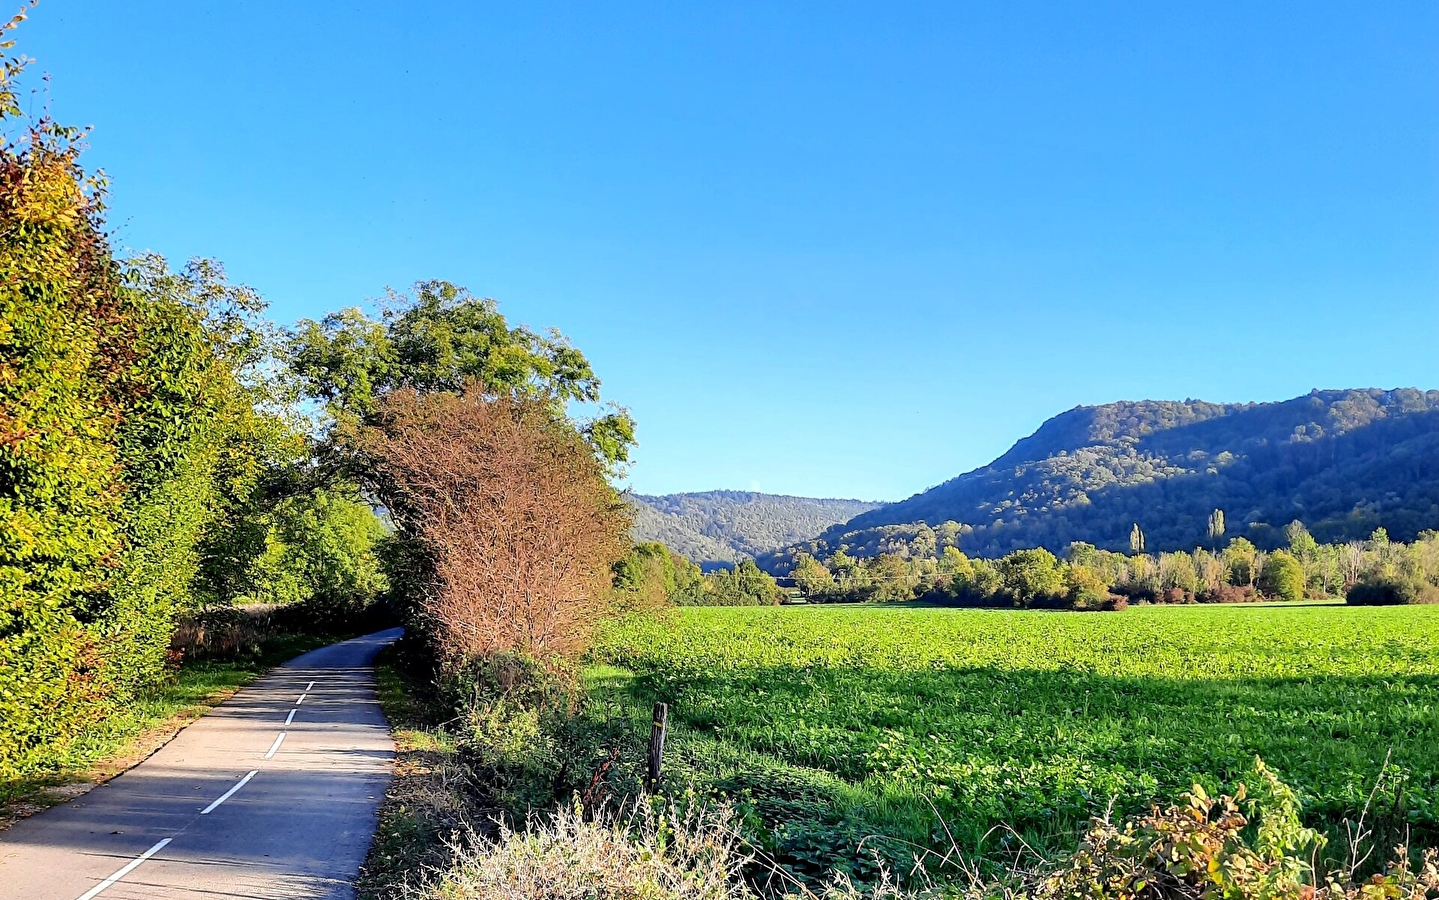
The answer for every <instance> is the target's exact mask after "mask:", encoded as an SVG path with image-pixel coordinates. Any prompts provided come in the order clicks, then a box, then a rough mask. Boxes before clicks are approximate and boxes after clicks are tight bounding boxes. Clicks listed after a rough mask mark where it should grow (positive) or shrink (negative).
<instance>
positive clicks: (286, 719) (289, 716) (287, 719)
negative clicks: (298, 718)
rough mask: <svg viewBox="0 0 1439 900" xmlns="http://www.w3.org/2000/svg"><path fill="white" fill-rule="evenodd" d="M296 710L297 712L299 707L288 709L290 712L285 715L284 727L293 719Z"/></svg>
mask: <svg viewBox="0 0 1439 900" xmlns="http://www.w3.org/2000/svg"><path fill="white" fill-rule="evenodd" d="M297 712H299V709H292V710H290V714H289V715H288V716H286V717H285V726H286V727H289V724H290V723H291V722H293V721H295V713H297Z"/></svg>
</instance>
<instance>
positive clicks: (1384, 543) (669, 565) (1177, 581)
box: [624, 510, 1439, 610]
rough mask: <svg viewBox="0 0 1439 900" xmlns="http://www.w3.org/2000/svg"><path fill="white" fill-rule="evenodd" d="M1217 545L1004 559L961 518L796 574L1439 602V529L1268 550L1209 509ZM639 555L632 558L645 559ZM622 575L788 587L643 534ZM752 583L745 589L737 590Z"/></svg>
mask: <svg viewBox="0 0 1439 900" xmlns="http://www.w3.org/2000/svg"><path fill="white" fill-rule="evenodd" d="M1209 527H1210V534H1211V540H1210V547H1209V548H1203V547H1199V548H1195V549H1194V550H1193V551H1190V552H1184V551H1161V552H1159V553H1147V552H1145V542H1146V537H1145V535H1144V532H1143V530H1142V529H1140V528H1139V526H1138V525H1134V526H1133V527H1132V529H1131V538H1130V542H1131V548H1130V552H1128V553H1123V552H1118V551H1111V550H1101V549H1099V548H1096V547H1095V546H1094V545H1092V544H1088V543H1084V542H1075V543H1073V544H1071V545H1070V546H1069V547H1068V548H1067V550H1066V552H1065V553H1064V554H1063V555H1062V556H1060V555H1056V554H1054V553H1052V552H1050V551H1049V550H1047V549H1045V548H1043V547H1034V548H1026V549H1023V550H1015V551H1012V552H1010V553H1007V554H1005V555H1004V556H1002V557H999V558H997V559H987V558H983V557H970V556H968V555H967V554H965V553H964V552H963V551H962V550H960V548H959V537H960V535H961V534H962V533H963V529H962V528H961V527H960V526H958V525H957V523H945V524H944V525H942V526H940V527H939V528H938V529H934V530H930V531H927V532H925V533H923V534H922V535H921V536H920V538H919V539H918V540H916V541H912V542H904V543H901V544H898V545H896V544H890V545H889V546H888V547H887V549H886V551H885V552H879V553H877V554H875V555H872V556H868V557H859V556H852V555H850V554H849V553H847V552H846V551H845V550H843V549H840V550H836V551H835V552H834V553H832V554H830V555H829V556H827V557H824V558H822V559H821V558H818V557H815V556H812V555H810V554H808V553H799V554H797V555H796V556H795V558H794V559H793V562H792V563H791V566H790V568H789V571H788V574H787V575H786V576H782V577H783V578H785V579H788V581H789V582H790V583H792V584H793V585H794V586H795V587H796V588H798V589H799V591H800V592H801V595H802V597H803V598H804V599H805V600H806V601H808V602H811V603H864V602H880V603H884V602H906V601H914V600H921V601H926V602H930V603H939V604H945V605H959V606H989V607H1011V608H1024V609H1075V610H1116V609H1123V608H1125V607H1127V606H1128V605H1129V604H1131V603H1243V602H1253V601H1259V600H1278V601H1298V600H1304V599H1323V598H1331V599H1333V598H1343V599H1345V600H1347V601H1348V602H1349V603H1351V604H1361V605H1400V604H1417V603H1435V602H1439V532H1436V531H1426V532H1423V533H1421V534H1420V535H1419V537H1418V538H1417V539H1416V540H1415V541H1413V542H1409V543H1404V542H1398V541H1392V540H1390V538H1389V535H1388V533H1387V532H1386V531H1385V530H1384V529H1382V528H1380V529H1376V530H1375V531H1374V532H1373V533H1372V534H1371V535H1370V536H1369V537H1368V538H1367V539H1366V540H1363V541H1347V542H1344V543H1320V542H1319V541H1317V540H1316V539H1315V538H1314V536H1313V535H1312V534H1310V533H1309V530H1308V529H1307V528H1305V526H1304V524H1303V523H1302V522H1299V521H1297V520H1296V521H1294V522H1291V523H1290V524H1289V525H1288V526H1286V527H1285V528H1284V535H1285V546H1284V547H1283V548H1281V549H1276V550H1264V549H1261V548H1260V547H1258V546H1256V545H1255V544H1254V543H1253V542H1252V541H1250V540H1249V539H1248V538H1244V537H1234V538H1231V539H1229V541H1228V542H1227V543H1223V544H1222V545H1221V538H1222V537H1223V536H1224V514H1223V511H1221V510H1215V511H1214V512H1213V513H1212V514H1211V516H1210V520H1209ZM641 558H642V559H643V560H645V561H644V562H643V563H640V562H636V560H638V559H641ZM624 565H626V566H629V567H630V568H629V569H627V570H626V571H627V572H628V574H627V577H626V580H625V583H626V584H627V585H629V586H630V587H629V589H630V590H634V591H643V590H645V588H644V587H642V586H641V585H643V584H644V583H646V579H647V578H648V579H650V583H653V584H661V585H663V586H664V590H663V591H661V593H663V594H664V596H666V597H667V598H668V601H669V602H670V603H672V604H674V605H677V606H700V605H766V604H777V603H780V602H781V601H782V600H783V599H784V598H785V591H784V589H783V588H781V587H780V584H779V581H777V580H776V579H775V578H774V577H773V576H772V575H769V574H768V573H766V572H764V571H762V570H761V569H760V568H759V567H758V566H756V565H755V564H754V563H753V562H752V561H745V562H744V563H742V564H740V565H739V566H736V567H735V568H734V569H732V570H721V571H717V572H712V573H709V574H707V575H703V574H701V573H700V571H699V568H698V567H697V566H695V565H694V564H693V563H692V562H690V561H688V560H686V559H684V558H683V557H682V556H680V555H679V554H676V553H673V552H672V551H669V550H668V549H667V548H665V547H664V546H663V545H662V544H658V543H651V544H642V545H639V546H638V547H637V548H636V550H635V551H634V553H633V554H632V555H631V557H629V558H627V560H626V562H625V564H624ZM741 585H743V586H744V589H743V590H739V589H737V587H738V586H741Z"/></svg>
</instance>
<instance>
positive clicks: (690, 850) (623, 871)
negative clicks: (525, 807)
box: [415, 805, 754, 900]
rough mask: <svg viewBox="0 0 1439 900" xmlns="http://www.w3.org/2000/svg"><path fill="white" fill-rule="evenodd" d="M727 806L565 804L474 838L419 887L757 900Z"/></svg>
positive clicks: (467, 892)
mask: <svg viewBox="0 0 1439 900" xmlns="http://www.w3.org/2000/svg"><path fill="white" fill-rule="evenodd" d="M733 824H734V823H733V819H732V814H731V813H730V811H729V809H728V808H727V807H723V806H716V807H705V806H691V807H689V808H687V809H683V810H682V809H681V808H679V807H675V806H672V805H664V806H658V807H654V806H646V805H641V806H640V807H638V808H637V809H631V810H629V811H628V813H627V814H619V815H601V816H597V817H586V816H585V815H583V814H582V812H581V811H580V810H579V809H577V808H573V807H565V808H561V809H560V810H558V811H557V812H555V813H553V814H551V815H550V816H549V817H548V818H546V819H543V820H534V821H531V822H530V824H529V827H528V828H526V829H525V830H524V831H512V830H510V829H508V828H502V829H501V831H500V834H499V836H498V837H496V838H494V839H486V838H481V837H473V838H472V839H471V840H470V841H469V842H468V844H467V846H466V847H465V848H463V849H460V850H458V851H457V852H456V854H455V860H454V863H453V865H452V866H451V867H450V868H449V869H448V870H446V871H444V872H441V873H438V874H437V875H436V876H435V877H434V878H433V879H432V880H431V881H430V882H429V883H428V884H426V885H424V886H423V887H421V888H420V889H418V890H417V891H416V892H415V894H416V896H417V897H421V898H426V900H632V898H645V900H750V898H752V897H753V896H754V894H753V893H752V892H751V891H750V890H749V888H748V887H746V886H745V883H744V881H743V879H742V872H743V870H744V867H745V865H746V863H747V862H748V860H749V857H748V856H747V855H746V854H745V853H744V852H743V851H742V849H741V845H740V842H739V840H738V838H737V837H736V836H735V829H734V827H733Z"/></svg>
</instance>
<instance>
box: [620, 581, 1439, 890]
mask: <svg viewBox="0 0 1439 900" xmlns="http://www.w3.org/2000/svg"><path fill="white" fill-rule="evenodd" d="M594 659H595V661H596V663H597V664H598V665H597V666H596V667H595V668H594V669H592V670H591V683H592V686H593V688H594V690H595V691H596V693H597V695H598V696H600V697H603V698H606V699H607V700H608V701H609V703H608V708H609V709H610V710H611V712H612V713H613V712H614V711H615V710H616V709H618V711H619V712H620V713H621V714H624V715H629V716H633V717H634V718H635V721H636V727H646V726H647V723H648V704H650V703H651V702H653V701H655V700H664V701H666V702H668V703H669V704H670V706H671V713H670V715H671V721H672V723H673V732H672V737H671V742H670V749H669V751H668V755H667V758H666V764H667V766H669V784H670V786H671V787H672V788H676V787H682V786H684V785H687V784H693V785H695V786H696V787H697V788H699V789H700V790H701V791H702V792H710V791H715V792H723V793H725V794H727V795H729V796H731V797H735V798H737V799H739V800H740V801H741V802H742V803H743V804H744V806H745V808H746V809H748V810H750V811H751V815H752V817H753V821H754V823H755V824H757V825H758V824H762V825H763V826H764V828H763V829H762V830H764V831H767V832H768V833H769V834H770V838H769V848H770V849H771V850H772V851H773V852H774V853H775V854H776V855H777V856H779V857H780V858H781V859H782V860H784V861H785V862H786V863H787V864H789V865H790V866H792V867H793V868H795V869H797V870H799V871H801V872H809V871H813V872H820V871H822V870H823V869H824V868H825V867H827V866H828V865H830V864H832V863H834V862H838V861H843V860H847V859H853V858H855V853H854V846H855V845H856V844H858V843H860V842H861V841H863V842H864V846H865V847H867V848H871V849H873V848H878V849H879V850H880V851H881V853H883V854H884V855H887V856H889V857H891V859H892V860H896V861H902V860H904V859H906V858H907V857H908V856H909V855H910V854H911V853H912V851H913V846H914V845H918V846H928V847H944V846H948V845H949V835H950V834H952V835H953V838H954V841H955V843H956V844H957V845H958V846H959V847H960V848H961V849H963V850H965V851H967V852H971V853H981V854H984V855H987V856H989V857H990V858H996V854H1000V853H1002V852H1004V851H1006V850H1013V849H1014V848H1015V847H1016V846H1020V843H1019V840H1020V837H1021V836H1022V837H1023V838H1024V839H1025V840H1026V841H1028V842H1030V843H1032V844H1034V845H1035V846H1037V847H1041V848H1043V847H1045V846H1049V847H1054V846H1060V845H1062V844H1064V843H1068V844H1069V845H1070V846H1072V843H1073V842H1072V836H1073V834H1074V832H1075V831H1076V829H1078V828H1079V827H1080V826H1081V825H1082V824H1083V823H1084V822H1085V821H1086V819H1087V818H1088V817H1089V816H1091V815H1095V814H1099V813H1103V812H1104V810H1105V809H1106V807H1107V806H1109V804H1110V803H1111V801H1113V803H1114V809H1115V811H1116V812H1129V811H1135V810H1139V809H1142V808H1143V807H1145V806H1146V805H1147V804H1148V803H1149V802H1150V801H1153V800H1166V801H1167V800H1171V799H1174V798H1176V797H1177V795H1178V794H1179V792H1181V791H1183V790H1185V789H1187V788H1188V787H1189V786H1190V785H1191V784H1192V783H1194V782H1195V781H1198V782H1200V783H1203V784H1204V785H1205V786H1206V787H1207V788H1209V789H1218V788H1223V787H1232V786H1233V785H1234V783H1235V782H1236V781H1238V780H1240V779H1242V778H1243V777H1244V775H1245V774H1246V773H1247V772H1249V771H1250V770H1251V767H1252V765H1253V760H1254V757H1255V756H1256V755H1259V756H1262V757H1263V758H1264V760H1265V761H1266V762H1267V763H1268V764H1269V765H1270V766H1271V767H1272V768H1274V769H1275V770H1277V771H1278V772H1279V774H1280V775H1281V776H1282V777H1283V778H1285V779H1286V780H1287V781H1288V782H1289V783H1290V784H1292V785H1293V786H1294V787H1295V788H1296V789H1297V790H1298V792H1299V794H1300V796H1301V798H1302V800H1303V801H1304V804H1305V809H1306V812H1307V817H1308V818H1309V819H1311V820H1312V821H1314V822H1316V823H1320V824H1323V825H1325V826H1327V827H1330V828H1334V827H1335V826H1337V825H1338V824H1339V823H1340V822H1341V821H1342V820H1343V819H1344V817H1346V816H1354V815H1357V814H1358V812H1359V811H1360V810H1361V809H1363V807H1364V805H1365V802H1366V799H1367V798H1368V796H1369V794H1370V792H1371V791H1372V790H1373V789H1374V786H1375V782H1376V778H1377V777H1378V776H1379V774H1380V771H1381V769H1382V767H1383V764H1384V761H1385V758H1386V755H1392V756H1391V758H1392V762H1393V769H1392V773H1391V774H1390V775H1389V776H1388V777H1387V778H1386V781H1385V783H1384V784H1383V785H1382V786H1381V789H1380V791H1379V794H1378V797H1377V799H1376V802H1375V804H1374V808H1375V812H1374V813H1373V814H1372V815H1371V818H1374V817H1376V816H1377V817H1378V818H1379V819H1381V820H1383V821H1385V822H1387V824H1388V825H1389V826H1391V827H1399V828H1401V829H1402V827H1403V825H1404V824H1405V823H1407V824H1408V825H1409V826H1412V828H1413V829H1414V832H1415V838H1416V839H1417V840H1418V841H1423V842H1426V843H1432V842H1433V840H1434V838H1435V837H1436V836H1439V608H1436V607H1402V608H1346V607H1342V606H1313V605H1309V606H1298V607H1293V608H1284V607H1274V606H1268V607H1257V606H1254V607H1251V606H1227V607H1183V608H1163V607H1160V608H1153V607H1137V608H1133V609H1130V610H1128V611H1126V612H1124V613H1118V614H1100V613H1057V612H1018V611H989V610H950V609H933V608H929V609H925V608H894V607H884V606H872V607H849V608H824V607H809V608H770V609H686V610H680V611H677V612H676V613H674V614H673V615H671V616H670V617H668V618H666V619H664V620H662V621H657V620H654V619H634V620H629V621H626V622H622V623H620V624H618V625H615V626H612V627H610V628H609V629H608V630H607V631H606V632H605V633H604V634H603V635H602V636H601V639H600V643H599V645H598V646H597V648H596V650H595V654H594ZM936 812H937V813H938V815H936ZM941 822H942V824H941ZM997 825H1008V826H1012V828H1013V829H1014V832H1010V831H1008V830H1006V829H1000V830H998V831H994V832H991V829H993V828H994V827H995V826H997ZM871 834H878V835H883V836H885V838H882V839H878V840H876V839H872V838H868V836H869V835H871ZM867 838H868V839H867ZM860 856H861V857H862V856H864V854H860Z"/></svg>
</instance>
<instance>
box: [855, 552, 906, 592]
mask: <svg viewBox="0 0 1439 900" xmlns="http://www.w3.org/2000/svg"><path fill="white" fill-rule="evenodd" d="M866 568H867V569H868V570H869V574H870V578H871V579H872V581H873V584H874V594H873V596H872V597H871V598H870V599H872V600H877V601H880V602H895V601H904V600H913V599H914V591H915V588H916V587H918V586H919V577H918V576H917V575H916V574H915V573H914V572H913V571H912V570H911V569H910V567H909V564H908V562H907V561H906V560H905V558H904V557H902V556H897V555H895V554H893V553H881V554H880V555H879V556H876V557H874V558H873V559H871V560H870V561H869V565H868V566H866Z"/></svg>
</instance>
